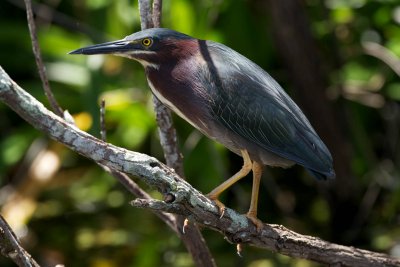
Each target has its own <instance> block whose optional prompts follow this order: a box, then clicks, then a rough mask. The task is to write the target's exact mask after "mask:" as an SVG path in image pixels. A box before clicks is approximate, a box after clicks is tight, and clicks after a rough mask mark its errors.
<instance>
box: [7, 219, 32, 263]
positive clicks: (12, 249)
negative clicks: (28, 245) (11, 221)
mask: <svg viewBox="0 0 400 267" xmlns="http://www.w3.org/2000/svg"><path fill="white" fill-rule="evenodd" d="M0 252H1V254H3V255H4V256H5V257H9V258H10V259H12V260H13V261H14V262H15V264H17V265H18V266H20V267H40V266H39V264H37V262H36V261H35V260H34V259H33V258H32V257H31V255H29V253H28V252H26V250H25V249H24V248H23V247H22V246H21V245H20V244H19V241H18V238H17V236H16V235H15V234H14V232H13V230H12V229H11V227H10V225H8V223H7V222H6V220H5V219H4V218H3V216H1V215H0Z"/></svg>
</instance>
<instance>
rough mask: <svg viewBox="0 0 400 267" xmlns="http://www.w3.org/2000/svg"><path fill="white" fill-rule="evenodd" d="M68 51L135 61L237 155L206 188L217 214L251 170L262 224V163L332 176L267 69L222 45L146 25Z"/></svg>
mask: <svg viewBox="0 0 400 267" xmlns="http://www.w3.org/2000/svg"><path fill="white" fill-rule="evenodd" d="M70 54H84V55H93V54H114V55H118V56H123V57H127V58H130V59H133V60H136V61H138V62H140V63H141V64H142V65H143V66H144V68H145V71H146V75H147V80H148V83H149V86H150V88H151V90H152V92H153V93H154V95H155V96H156V97H157V98H158V99H159V100H160V101H161V102H162V103H164V104H165V105H166V106H167V107H169V108H170V109H171V110H173V111H174V112H175V113H177V114H178V115H179V116H180V117H182V118H183V119H185V120H186V121H188V122H189V123H190V124H192V125H193V126H194V127H195V128H197V129H198V130H199V131H200V132H202V133H203V134H205V135H206V136H208V137H209V138H211V139H213V140H216V141H217V142H219V143H221V144H223V145H224V146H226V147H227V148H228V149H229V150H231V151H233V152H234V153H236V154H238V155H241V156H242V157H243V160H244V164H243V167H242V169H241V170H240V171H239V172H237V173H236V174H235V175H233V176H232V177H231V178H230V179H228V180H226V181H225V182H223V183H222V184H221V185H219V186H218V187H216V188H215V189H214V190H212V191H211V192H210V193H209V194H208V197H209V198H210V199H211V200H213V201H215V203H216V204H217V206H218V207H219V208H220V212H221V214H222V215H223V211H224V210H225V206H224V205H223V204H222V203H221V202H220V201H218V197H219V195H220V194H221V193H222V192H223V191H224V190H226V189H227V188H229V187H230V186H231V185H233V184H234V183H236V182H237V181H238V180H239V179H241V178H243V177H244V176H246V175H247V174H248V173H249V172H250V171H251V170H252V171H253V187H252V196H251V203H250V208H249V211H248V213H247V217H248V218H249V219H250V220H251V221H253V222H254V223H255V225H256V226H257V228H260V227H261V225H262V223H261V221H260V220H258V219H257V202H258V191H259V185H260V179H261V175H262V171H263V166H264V165H269V166H279V167H284V168H286V167H289V166H292V165H294V164H296V163H297V164H299V165H302V166H303V167H304V168H305V169H306V170H308V171H309V172H310V173H311V174H312V175H313V176H315V177H316V178H318V179H326V178H334V177H335V172H334V170H333V167H332V156H331V155H330V153H329V150H328V149H327V147H326V146H325V144H324V143H323V142H322V141H321V139H320V137H319V136H318V135H317V133H316V132H315V130H314V129H313V127H312V126H311V124H310V122H309V121H308V120H307V118H306V117H305V115H304V114H303V112H302V111H301V110H300V108H299V107H298V106H297V105H296V104H295V103H294V102H293V100H292V99H291V98H290V97H289V96H288V95H287V94H286V93H285V91H284V90H283V89H282V87H280V86H279V84H278V83H277V82H276V81H275V80H274V79H273V78H272V77H271V76H270V75H269V74H268V73H267V72H265V71H264V70H263V69H262V68H260V67H259V66H258V65H256V64H255V63H253V62H252V61H250V60H249V59H247V58H246V57H244V56H242V55H241V54H239V53H238V52H236V51H234V50H232V49H231V48H229V47H227V46H225V45H223V44H220V43H216V42H212V41H206V40H199V39H196V38H193V37H190V36H188V35H185V34H182V33H179V32H176V31H173V30H170V29H163V28H152V29H147V30H143V31H140V32H137V33H134V34H132V35H129V36H127V37H125V38H124V39H122V40H118V41H114V42H108V43H103V44H97V45H93V46H88V47H84V48H80V49H77V50H75V51H72V52H70ZM222 215H221V216H222Z"/></svg>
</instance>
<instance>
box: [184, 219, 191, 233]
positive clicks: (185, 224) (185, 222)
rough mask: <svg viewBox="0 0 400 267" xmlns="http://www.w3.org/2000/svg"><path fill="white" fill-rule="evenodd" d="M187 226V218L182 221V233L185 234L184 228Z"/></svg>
mask: <svg viewBox="0 0 400 267" xmlns="http://www.w3.org/2000/svg"><path fill="white" fill-rule="evenodd" d="M188 226H189V220H188V218H185V220H184V221H183V226H182V233H183V234H186V228H187V227H188Z"/></svg>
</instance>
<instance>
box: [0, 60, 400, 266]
mask: <svg viewBox="0 0 400 267" xmlns="http://www.w3.org/2000/svg"><path fill="white" fill-rule="evenodd" d="M0 100H1V101H2V102H4V103H5V104H6V105H8V106H9V107H10V108H11V109H13V110H14V111H15V112H17V113H18V114H19V115H20V116H21V117H22V118H24V119H25V120H26V121H27V122H29V123H30V124H31V125H33V126H34V127H35V128H37V129H38V130H40V131H42V132H44V133H46V134H47V135H48V136H50V137H51V138H53V139H54V140H56V141H58V142H60V143H63V144H64V145H65V146H67V147H69V148H70V149H71V150H73V151H75V152H77V153H79V154H81V155H83V156H85V157H87V158H90V159H92V160H93V161H95V162H96V163H100V164H102V165H105V166H107V167H108V168H111V169H113V170H117V171H121V172H124V173H126V174H128V175H132V176H135V177H138V178H139V179H141V180H142V181H143V182H145V183H146V184H148V185H150V186H154V187H156V188H157V189H158V190H159V191H160V192H161V193H162V194H164V195H168V196H169V197H168V203H167V202H165V201H164V202H163V201H158V200H149V199H147V200H136V201H134V205H135V206H137V207H145V208H150V209H152V210H159V211H164V212H174V213H178V214H182V215H185V216H187V217H188V218H189V219H190V220H191V221H193V222H196V223H199V224H202V225H204V226H205V227H207V228H211V229H214V230H216V231H219V232H221V233H223V234H224V235H225V236H226V238H227V239H228V240H229V241H230V242H232V243H244V244H249V245H253V246H256V247H259V248H263V249H268V250H271V251H274V252H278V253H281V254H284V255H288V256H291V257H296V258H304V259H309V260H313V261H316V262H320V263H324V264H329V265H335V266H354V267H356V266H400V260H399V259H393V258H390V257H389V256H387V255H385V254H380V253H375V252H370V251H367V250H361V249H357V248H353V247H346V246H341V245H337V244H333V243H329V242H326V241H323V240H321V239H319V238H316V237H312V236H306V235H301V234H298V233H295V232H293V231H291V230H289V229H287V228H285V227H283V226H280V225H273V224H271V225H269V224H265V225H264V227H263V228H262V229H261V231H260V232H257V230H256V227H255V226H254V225H253V224H252V223H250V222H249V220H248V219H247V217H246V216H244V215H240V214H238V213H236V212H235V211H233V210H231V209H227V210H226V212H225V214H224V217H223V218H220V214H219V211H218V207H217V206H215V204H214V203H213V202H212V201H210V200H209V199H208V198H207V197H205V196H204V195H203V194H202V193H200V192H199V191H197V190H196V189H194V188H193V187H192V186H190V185H189V184H188V183H187V182H186V181H184V180H183V179H181V178H180V177H179V176H178V175H177V174H176V173H175V172H174V170H172V169H171V168H169V167H167V166H165V165H164V164H163V163H161V162H159V161H158V160H157V159H155V158H153V157H150V156H147V155H145V154H141V153H137V152H132V151H128V150H126V149H123V148H119V147H116V146H114V145H111V144H107V143H105V142H103V141H101V140H99V139H97V138H95V137H93V136H91V135H89V134H88V133H86V132H83V131H81V130H79V129H78V128H76V127H75V126H74V125H72V124H69V123H67V122H66V121H64V120H63V119H62V118H60V117H58V116H56V115H55V114H54V113H52V112H51V111H49V110H47V109H46V108H45V107H44V106H43V104H41V103H40V102H38V101H37V100H36V99H35V98H33V97H32V96H31V95H29V94H28V93H27V92H25V91H24V90H23V89H22V88H20V87H19V86H18V85H17V84H16V83H15V82H14V81H12V80H11V79H10V77H9V76H8V75H7V74H6V73H5V72H4V70H3V69H2V68H1V67H0Z"/></svg>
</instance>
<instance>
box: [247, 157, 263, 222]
mask: <svg viewBox="0 0 400 267" xmlns="http://www.w3.org/2000/svg"><path fill="white" fill-rule="evenodd" d="M252 169H253V188H252V190H251V202H250V208H249V211H248V212H247V215H246V216H247V218H249V219H250V220H251V221H252V222H253V223H254V224H255V225H256V227H257V230H261V228H262V227H263V223H262V222H261V221H260V220H259V219H258V218H257V205H258V192H259V189H260V181H261V175H262V171H263V165H261V164H260V163H258V162H255V161H254V162H253V168H252Z"/></svg>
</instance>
